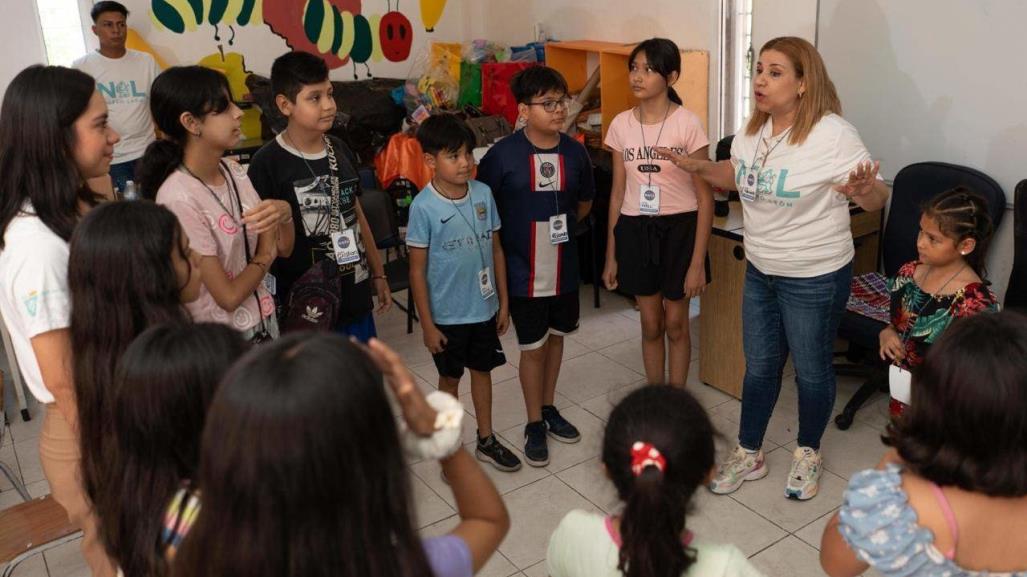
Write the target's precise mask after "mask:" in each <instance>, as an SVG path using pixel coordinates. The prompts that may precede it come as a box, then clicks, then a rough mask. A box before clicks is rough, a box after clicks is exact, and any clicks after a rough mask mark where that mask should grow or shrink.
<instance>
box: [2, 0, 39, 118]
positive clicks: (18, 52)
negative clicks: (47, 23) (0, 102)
mask: <svg viewBox="0 0 1027 577" xmlns="http://www.w3.org/2000/svg"><path fill="white" fill-rule="evenodd" d="M0 54H3V58H0V98H2V94H3V93H4V92H6V91H7V85H8V84H10V82H11V79H13V78H14V77H15V76H16V75H17V74H18V73H19V72H21V70H22V69H23V68H25V67H26V66H29V65H31V64H45V63H46V46H45V45H44V44H43V32H42V30H41V29H40V27H39V14H38V12H37V11H36V3H35V1H34V0H18V1H17V2H9V3H5V5H4V14H3V17H2V18H0Z"/></svg>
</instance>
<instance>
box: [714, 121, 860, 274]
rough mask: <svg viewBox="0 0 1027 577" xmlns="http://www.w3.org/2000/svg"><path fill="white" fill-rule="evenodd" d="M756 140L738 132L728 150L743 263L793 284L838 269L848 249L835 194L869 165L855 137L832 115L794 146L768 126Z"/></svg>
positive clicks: (844, 205) (842, 200) (843, 213)
mask: <svg viewBox="0 0 1027 577" xmlns="http://www.w3.org/2000/svg"><path fill="white" fill-rule="evenodd" d="M743 126H744V125H743ZM762 133H763V134H762V136H761V135H760V132H757V133H756V134H752V135H749V134H745V133H744V131H743V132H740V133H739V134H738V135H737V136H735V139H734V141H733V142H732V144H731V164H732V166H733V167H734V171H735V184H736V185H737V187H738V194H739V197H741V200H742V215H743V218H744V226H745V234H744V238H745V252H746V255H747V258H748V259H749V262H751V263H752V264H753V266H755V267H756V268H757V269H758V270H759V271H760V272H762V273H764V274H768V275H776V276H785V277H792V278H810V277H814V276H819V275H823V274H827V273H831V272H834V271H836V270H838V269H840V268H842V267H843V266H845V265H846V264H848V263H849V261H851V260H852V258H853V256H854V255H855V249H854V248H853V244H852V232H851V230H850V228H849V202H848V199H847V198H846V197H845V195H843V194H841V193H840V192H837V191H835V190H834V187H835V185H838V184H841V183H844V182H846V181H847V180H848V177H849V172H850V171H851V170H853V169H854V168H856V166H857V165H858V164H859V163H861V162H863V161H866V160H870V153H869V152H867V149H866V147H865V146H863V141H862V140H861V139H860V137H859V133H858V132H856V129H855V127H853V126H852V125H851V124H849V123H848V122H847V121H845V119H843V118H842V117H841V116H838V115H837V114H833V113H829V114H827V115H825V116H824V117H823V118H821V119H820V122H818V123H817V124H816V126H814V127H813V130H812V131H810V133H809V136H807V137H806V141H805V142H803V143H802V144H799V145H793V144H790V143H789V142H788V136H789V133H788V132H787V131H786V132H783V133H782V134H780V135H778V136H776V137H773V138H771V137H770V135H771V134H772V133H773V126H772V121H771V120H768V121H767V123H766V125H764V127H763V130H762ZM768 150H769V152H770V153H769V155H767V152H768ZM764 158H765V160H764ZM754 165H755V168H753V166H754Z"/></svg>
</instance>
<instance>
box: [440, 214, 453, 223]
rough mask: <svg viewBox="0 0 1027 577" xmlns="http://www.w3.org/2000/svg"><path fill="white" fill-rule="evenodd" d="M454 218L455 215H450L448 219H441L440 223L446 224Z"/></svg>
mask: <svg viewBox="0 0 1027 577" xmlns="http://www.w3.org/2000/svg"><path fill="white" fill-rule="evenodd" d="M454 216H456V215H455V214H451V215H449V218H443V219H440V220H441V221H442V224H446V223H447V222H449V221H451V220H453V217H454Z"/></svg>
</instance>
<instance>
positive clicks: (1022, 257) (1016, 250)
mask: <svg viewBox="0 0 1027 577" xmlns="http://www.w3.org/2000/svg"><path fill="white" fill-rule="evenodd" d="M1003 306H1004V307H1005V308H1007V309H1008V308H1015V309H1020V310H1023V311H1027V180H1021V181H1020V182H1019V183H1017V185H1016V192H1015V193H1014V197H1013V270H1012V271H1011V272H1010V273H1009V285H1008V286H1006V300H1005V302H1004V303H1003Z"/></svg>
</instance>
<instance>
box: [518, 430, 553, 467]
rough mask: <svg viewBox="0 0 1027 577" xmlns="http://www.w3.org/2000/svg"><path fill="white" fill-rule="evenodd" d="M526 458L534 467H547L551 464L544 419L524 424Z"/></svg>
mask: <svg viewBox="0 0 1027 577" xmlns="http://www.w3.org/2000/svg"><path fill="white" fill-rule="evenodd" d="M524 458H525V459H527V460H528V464H529V465H531V466H532V467H545V466H546V465H548V464H549V447H547V446H546V424H545V422H544V421H535V422H534V423H528V424H527V425H525V426H524Z"/></svg>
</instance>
